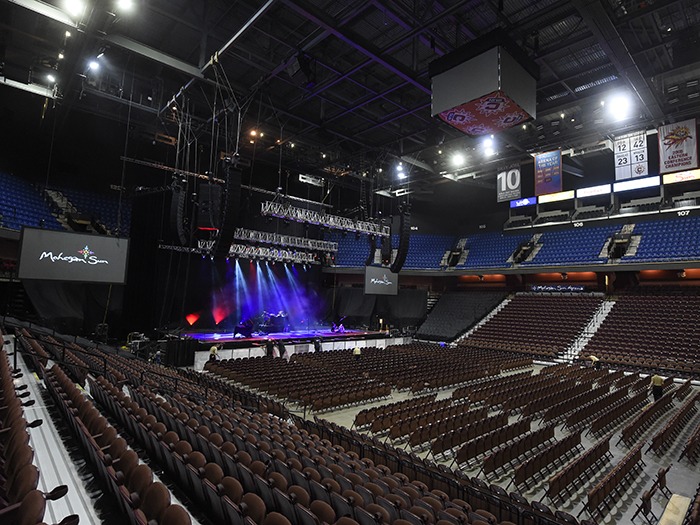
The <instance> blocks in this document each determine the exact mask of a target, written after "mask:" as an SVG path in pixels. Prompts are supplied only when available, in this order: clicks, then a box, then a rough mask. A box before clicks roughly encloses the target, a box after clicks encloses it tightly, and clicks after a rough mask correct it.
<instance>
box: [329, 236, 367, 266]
mask: <svg viewBox="0 0 700 525" xmlns="http://www.w3.org/2000/svg"><path fill="white" fill-rule="evenodd" d="M325 240H327V241H331V242H337V243H338V253H337V254H336V256H335V265H336V266H345V267H349V268H357V267H360V266H364V265H365V262H366V261H367V257H368V256H369V237H368V236H367V235H360V236H359V238H358V237H356V236H355V234H354V233H346V234H345V235H343V234H342V233H341V232H336V231H333V232H330V233H326V236H325ZM379 246H380V244H379V243H377V247H379Z"/></svg>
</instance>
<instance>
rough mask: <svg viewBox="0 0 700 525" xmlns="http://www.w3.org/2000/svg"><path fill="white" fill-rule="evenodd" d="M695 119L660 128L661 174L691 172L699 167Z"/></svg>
mask: <svg viewBox="0 0 700 525" xmlns="http://www.w3.org/2000/svg"><path fill="white" fill-rule="evenodd" d="M695 130H696V128H695V119H694V118H692V119H689V120H684V121H683V122H677V123H675V124H669V125H668V126H661V127H660V128H659V172H660V173H671V172H674V171H681V170H690V169H693V168H697V167H698V140H697V133H696V131H695Z"/></svg>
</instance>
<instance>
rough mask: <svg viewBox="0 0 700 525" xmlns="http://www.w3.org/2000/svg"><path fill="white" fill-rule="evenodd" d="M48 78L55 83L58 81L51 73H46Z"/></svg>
mask: <svg viewBox="0 0 700 525" xmlns="http://www.w3.org/2000/svg"><path fill="white" fill-rule="evenodd" d="M46 80H48V81H49V82H51V83H52V84H53V83H54V82H56V77H55V76H53V75H51V74H49V75H46Z"/></svg>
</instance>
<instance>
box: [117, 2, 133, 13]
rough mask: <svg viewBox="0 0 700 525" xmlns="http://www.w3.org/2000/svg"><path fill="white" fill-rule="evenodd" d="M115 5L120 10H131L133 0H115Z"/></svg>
mask: <svg viewBox="0 0 700 525" xmlns="http://www.w3.org/2000/svg"><path fill="white" fill-rule="evenodd" d="M117 7H118V8H119V10H121V11H131V10H132V9H133V8H134V1H133V0H117Z"/></svg>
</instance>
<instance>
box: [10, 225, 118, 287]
mask: <svg viewBox="0 0 700 525" xmlns="http://www.w3.org/2000/svg"><path fill="white" fill-rule="evenodd" d="M128 253H129V239H125V238H121V237H106V236H101V235H90V234H84V233H70V232H59V231H53V230H40V229H36V228H23V229H22V237H21V242H20V256H19V271H18V274H19V278H20V279H42V280H49V281H77V282H89V283H109V284H124V282H125V281H126V264H127V257H128Z"/></svg>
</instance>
